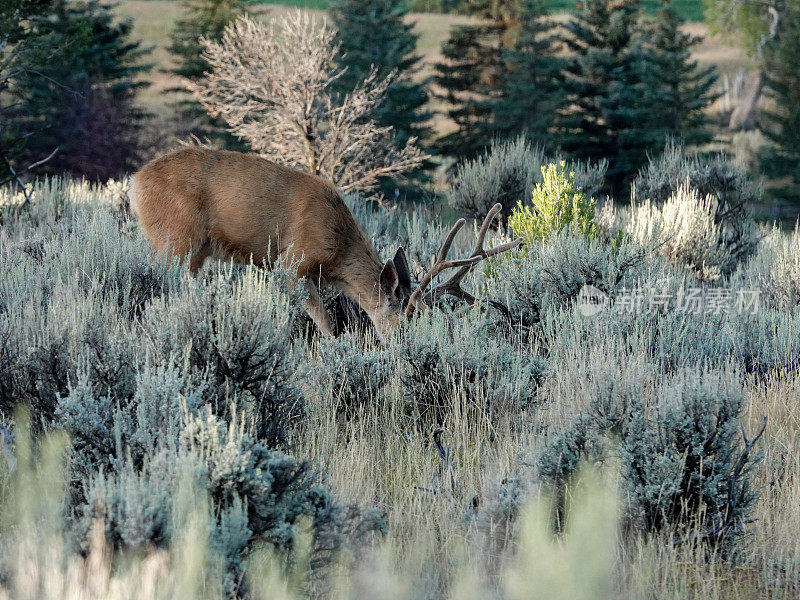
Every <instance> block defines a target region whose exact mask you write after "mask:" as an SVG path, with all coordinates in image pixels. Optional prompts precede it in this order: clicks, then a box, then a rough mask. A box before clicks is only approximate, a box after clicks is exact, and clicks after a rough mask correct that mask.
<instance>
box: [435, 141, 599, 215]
mask: <svg viewBox="0 0 800 600" xmlns="http://www.w3.org/2000/svg"><path fill="white" fill-rule="evenodd" d="M553 162H558V159H557V158H548V157H546V156H545V154H544V150H543V149H542V148H541V147H539V146H536V145H531V143H530V142H528V141H527V140H526V139H525V138H524V137H518V138H516V139H514V140H509V141H504V142H501V141H494V142H493V143H492V145H491V146H490V148H489V149H488V150H487V151H486V153H485V154H484V155H482V156H480V157H478V158H476V159H474V160H472V161H467V162H465V163H462V164H461V165H459V166H458V170H457V171H456V174H455V180H454V183H453V186H452V187H451V188H450V189H449V190H448V191H447V194H446V195H447V201H448V202H449V204H450V206H452V207H453V208H455V209H456V210H458V212H459V213H460V214H461V215H463V216H465V217H471V218H473V219H482V218H483V217H484V215H486V213H487V212H489V209H490V208H492V206H494V205H495V204H496V203H498V202H499V203H500V204H502V205H503V215H505V216H506V217H508V215H509V214H511V209H513V208H514V207H515V206H516V205H517V203H518V202H524V203H527V202H528V200H529V199H530V197H531V193H532V192H533V189H534V186H536V184H537V183H540V182H541V181H542V169H543V168H544V167H546V166H547V164H548V163H553ZM607 167H608V163H606V162H601V163H600V164H597V165H588V164H585V163H580V162H577V163H569V164H567V169H568V170H569V171H571V172H574V173H575V182H576V183H577V185H578V186H579V187H580V188H581V189H582V190H583V192H584V193H585V194H586V196H588V197H590V198H591V197H592V196H595V195H596V194H597V192H598V191H599V190H600V188H601V187H603V183H604V181H603V178H604V176H605V172H606V168H607Z"/></svg>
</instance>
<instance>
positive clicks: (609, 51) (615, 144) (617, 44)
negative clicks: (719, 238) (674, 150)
mask: <svg viewBox="0 0 800 600" xmlns="http://www.w3.org/2000/svg"><path fill="white" fill-rule="evenodd" d="M640 12H641V9H640V3H639V1H638V0H585V1H584V2H583V3H582V4H579V5H578V10H577V13H576V15H575V16H574V17H573V18H572V19H571V20H570V21H569V22H568V23H567V31H568V35H567V36H566V38H565V42H566V44H567V45H568V47H569V48H570V49H571V50H572V52H573V53H574V56H573V57H572V58H571V59H570V62H569V64H568V67H567V69H566V78H565V83H564V84H565V88H566V91H567V92H568V93H569V108H568V109H565V110H564V111H563V112H562V114H561V115H560V117H559V141H560V145H561V147H562V149H563V150H564V151H565V152H566V153H567V154H568V155H569V156H570V157H572V158H575V159H581V160H590V161H595V162H596V161H600V160H602V159H604V158H605V159H607V160H608V172H607V177H608V184H609V187H610V191H612V192H613V193H615V194H617V193H620V192H621V191H622V190H623V184H624V183H625V181H626V180H627V179H628V178H629V177H631V176H633V175H634V174H635V173H636V172H637V171H638V170H639V168H640V167H641V166H642V165H643V164H644V163H645V161H646V160H647V153H648V151H650V150H655V149H657V148H658V146H659V145H660V146H662V147H663V140H662V141H661V142H660V144H656V136H655V135H654V134H653V131H652V130H651V129H650V128H649V124H650V122H649V115H648V107H647V105H646V98H647V90H646V85H645V81H644V79H645V72H646V70H647V68H648V65H647V62H648V61H647V53H646V52H645V50H644V48H643V44H642V43H641V39H640V37H639V35H638V27H637V24H638V18H639V14H640Z"/></svg>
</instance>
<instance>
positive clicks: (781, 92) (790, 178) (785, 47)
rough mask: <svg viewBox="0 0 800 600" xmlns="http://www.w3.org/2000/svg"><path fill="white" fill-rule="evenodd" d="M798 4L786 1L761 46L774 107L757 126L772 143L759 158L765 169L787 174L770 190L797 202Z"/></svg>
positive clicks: (799, 156)
mask: <svg viewBox="0 0 800 600" xmlns="http://www.w3.org/2000/svg"><path fill="white" fill-rule="evenodd" d="M798 65H800V4H798V3H794V4H793V5H792V4H791V3H787V6H786V11H785V12H784V14H782V15H781V19H780V21H779V26H778V29H777V32H776V35H775V37H774V38H773V39H772V40H771V41H770V42H769V43H768V44H767V46H766V47H765V49H764V73H765V78H764V84H765V87H766V93H767V96H768V97H769V98H770V99H771V100H772V101H773V103H774V108H773V109H772V110H769V111H764V113H763V115H762V118H761V123H760V127H761V130H762V131H763V132H764V135H765V136H766V137H767V138H768V139H769V140H770V141H771V142H772V143H773V146H772V148H770V149H769V150H768V151H767V152H765V154H764V157H763V158H762V167H763V169H764V172H765V173H766V174H767V175H769V176H771V177H777V178H786V179H785V181H786V185H784V186H781V187H777V188H774V189H771V190H770V193H771V194H773V195H774V196H775V197H777V198H781V199H784V200H790V201H793V202H800V135H798V132H800V68H799V67H798Z"/></svg>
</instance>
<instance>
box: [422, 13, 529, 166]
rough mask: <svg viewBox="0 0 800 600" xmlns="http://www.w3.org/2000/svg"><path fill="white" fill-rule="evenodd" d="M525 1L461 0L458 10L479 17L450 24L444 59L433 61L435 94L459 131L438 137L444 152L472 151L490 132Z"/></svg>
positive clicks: (465, 153)
mask: <svg viewBox="0 0 800 600" xmlns="http://www.w3.org/2000/svg"><path fill="white" fill-rule="evenodd" d="M525 4H526V1H525V0H464V2H463V3H462V7H461V12H462V13H463V14H467V15H470V16H473V17H477V18H478V19H480V20H481V22H479V23H477V24H474V25H473V24H470V25H460V26H458V27H455V28H454V29H453V32H452V33H451V35H450V38H449V39H448V40H447V41H446V42H445V43H444V45H443V46H442V54H443V55H444V58H445V62H443V63H440V64H438V65H436V76H435V81H436V83H437V85H438V86H439V87H440V88H442V89H443V90H444V91H443V93H441V94H440V95H439V96H440V98H442V99H443V100H444V101H445V102H446V103H447V104H449V105H450V108H449V110H448V115H449V116H450V118H451V119H452V120H453V121H455V123H456V125H457V127H458V128H457V130H456V131H454V132H453V133H450V134H448V135H445V136H444V137H442V138H441V139H440V140H439V147H440V148H441V151H442V153H443V154H447V155H451V156H456V157H459V158H469V157H472V156H475V155H476V154H477V153H478V152H479V151H480V150H481V149H482V148H484V147H485V146H486V145H487V144H488V143H489V141H490V140H491V136H490V135H487V132H490V131H491V130H492V124H491V115H492V105H493V103H494V102H496V101H497V99H498V97H500V95H501V94H502V92H501V86H502V82H503V80H504V79H503V78H504V73H505V57H504V53H505V52H506V51H508V50H511V49H513V48H514V46H515V44H516V39H517V36H518V35H519V30H520V23H521V21H522V20H523V18H524V12H525Z"/></svg>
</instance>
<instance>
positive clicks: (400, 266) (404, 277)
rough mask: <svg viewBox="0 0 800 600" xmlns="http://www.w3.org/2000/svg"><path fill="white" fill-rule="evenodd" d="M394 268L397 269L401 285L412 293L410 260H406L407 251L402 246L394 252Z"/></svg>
mask: <svg viewBox="0 0 800 600" xmlns="http://www.w3.org/2000/svg"><path fill="white" fill-rule="evenodd" d="M392 262H393V263H394V268H395V270H396V271H397V277H398V278H399V279H400V287H401V288H403V290H405V291H408V293H411V272H410V271H409V270H408V261H407V260H406V251H405V250H403V247H402V246H400V247H399V248H398V249H397V252H395V253H394V258H393V259H392Z"/></svg>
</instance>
